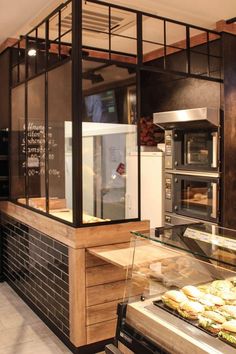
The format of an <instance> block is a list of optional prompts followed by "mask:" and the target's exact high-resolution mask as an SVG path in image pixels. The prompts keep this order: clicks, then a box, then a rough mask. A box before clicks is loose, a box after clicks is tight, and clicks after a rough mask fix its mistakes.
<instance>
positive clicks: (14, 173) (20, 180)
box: [10, 84, 26, 204]
mask: <svg viewBox="0 0 236 354" xmlns="http://www.w3.org/2000/svg"><path fill="white" fill-rule="evenodd" d="M25 153H26V147H25V85H24V84H22V85H20V86H17V87H16V88H14V89H12V91H11V153H10V159H11V177H10V178H11V182H10V183H11V199H13V200H17V201H18V202H22V203H24V204H25V202H26V201H25V172H26V171H25V159H26V157H25Z"/></svg>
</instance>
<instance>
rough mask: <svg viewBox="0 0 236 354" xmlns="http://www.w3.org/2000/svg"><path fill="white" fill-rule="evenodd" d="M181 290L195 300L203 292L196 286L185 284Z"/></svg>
mask: <svg viewBox="0 0 236 354" xmlns="http://www.w3.org/2000/svg"><path fill="white" fill-rule="evenodd" d="M181 291H182V292H183V293H184V294H185V295H186V296H187V297H188V298H189V300H193V301H196V300H198V299H199V298H200V297H202V295H203V293H202V292H201V291H200V290H199V289H198V288H196V286H192V285H186V286H184V287H183V288H182V289H181Z"/></svg>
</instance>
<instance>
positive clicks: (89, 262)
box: [85, 251, 107, 268]
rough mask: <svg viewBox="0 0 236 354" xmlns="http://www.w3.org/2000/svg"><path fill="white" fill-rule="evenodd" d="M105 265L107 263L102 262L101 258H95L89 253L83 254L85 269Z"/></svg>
mask: <svg viewBox="0 0 236 354" xmlns="http://www.w3.org/2000/svg"><path fill="white" fill-rule="evenodd" d="M104 264H107V262H105V261H103V260H102V259H101V258H98V257H95V256H93V255H92V254H90V253H89V252H87V251H86V253H85V266H86V268H90V267H97V266H100V265H104Z"/></svg>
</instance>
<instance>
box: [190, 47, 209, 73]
mask: <svg viewBox="0 0 236 354" xmlns="http://www.w3.org/2000/svg"><path fill="white" fill-rule="evenodd" d="M208 69H209V66H208V56H207V55H206V54H201V53H197V52H190V72H191V74H196V75H203V76H206V75H207V74H208Z"/></svg>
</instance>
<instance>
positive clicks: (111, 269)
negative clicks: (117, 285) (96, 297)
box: [86, 264, 126, 287]
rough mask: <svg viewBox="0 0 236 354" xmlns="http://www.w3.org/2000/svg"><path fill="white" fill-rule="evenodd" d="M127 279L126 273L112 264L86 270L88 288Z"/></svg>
mask: <svg viewBox="0 0 236 354" xmlns="http://www.w3.org/2000/svg"><path fill="white" fill-rule="evenodd" d="M125 279H126V271H125V270H123V269H120V268H118V267H116V266H114V265H112V264H106V265H102V266H98V267H93V268H88V269H87V270H86V286H88V287H89V286H94V285H100V284H106V283H110V282H111V281H113V282H114V281H119V280H125Z"/></svg>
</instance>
